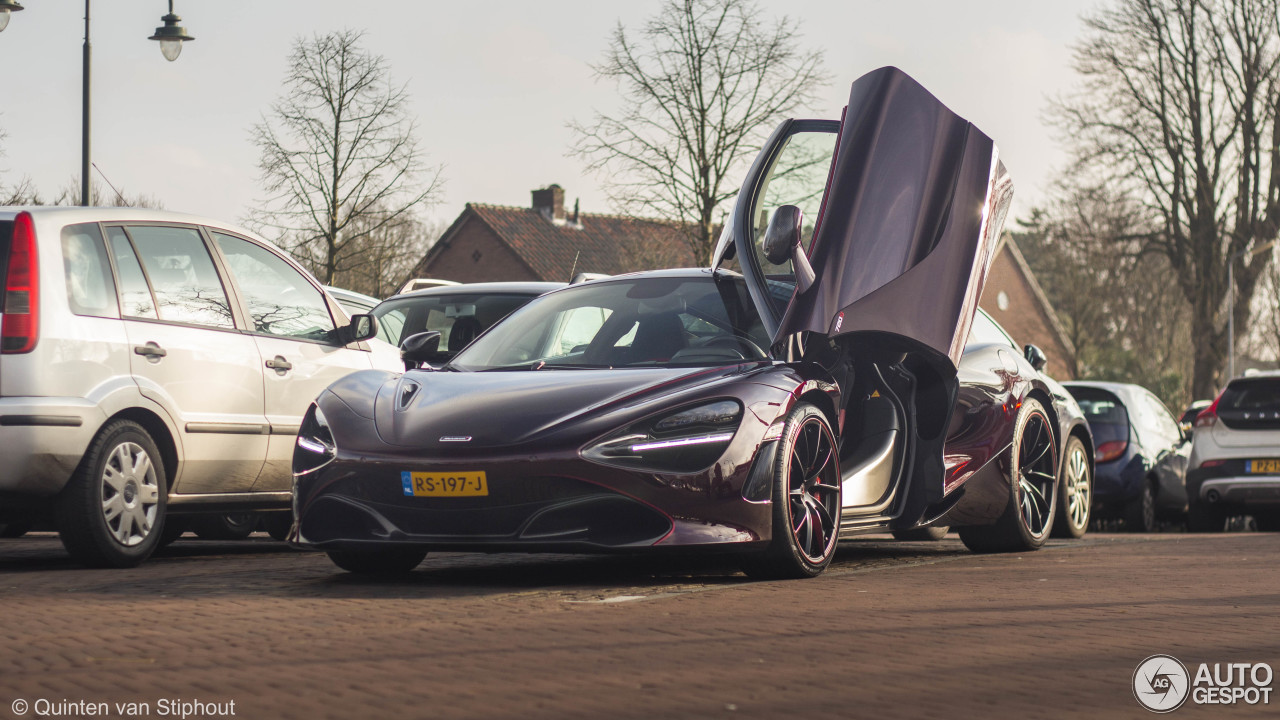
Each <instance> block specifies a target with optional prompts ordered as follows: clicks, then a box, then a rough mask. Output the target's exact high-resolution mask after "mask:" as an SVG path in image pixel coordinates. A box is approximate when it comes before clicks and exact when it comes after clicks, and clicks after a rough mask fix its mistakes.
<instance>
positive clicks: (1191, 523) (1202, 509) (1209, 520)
mask: <svg viewBox="0 0 1280 720" xmlns="http://www.w3.org/2000/svg"><path fill="white" fill-rule="evenodd" d="M1226 529H1227V513H1226V511H1225V510H1223V509H1221V508H1218V507H1214V506H1213V505H1205V504H1204V503H1198V502H1193V503H1191V504H1190V505H1189V506H1188V507H1187V530H1189V531H1191V532H1193V533H1220V532H1223V531H1225V530H1226Z"/></svg>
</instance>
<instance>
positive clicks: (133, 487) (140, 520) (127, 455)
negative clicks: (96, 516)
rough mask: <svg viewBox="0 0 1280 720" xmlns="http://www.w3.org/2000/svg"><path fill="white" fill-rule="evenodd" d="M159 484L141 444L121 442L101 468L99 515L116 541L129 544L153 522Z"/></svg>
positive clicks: (142, 537) (141, 536)
mask: <svg viewBox="0 0 1280 720" xmlns="http://www.w3.org/2000/svg"><path fill="white" fill-rule="evenodd" d="M159 502H160V486H159V484H158V483H157V481H156V469H155V467H154V466H153V465H152V463H151V457H150V456H149V455H147V451H146V450H143V449H142V446H140V445H138V444H137V443H132V442H122V443H120V444H119V445H117V446H115V448H113V449H112V450H111V453H110V454H109V455H108V456H107V462H106V464H105V465H104V466H103V468H102V517H103V519H105V520H106V521H107V530H108V531H109V532H110V533H111V535H112V536H113V537H114V538H115V540H116V542H118V543H120V544H121V545H124V546H125V547H133V546H134V545H137V544H139V543H141V542H142V541H143V540H146V539H147V536H148V535H149V534H150V533H151V529H152V528H153V527H155V524H156V513H157V512H158V511H159V508H158V504H159Z"/></svg>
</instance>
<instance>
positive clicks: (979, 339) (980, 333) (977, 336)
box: [966, 311, 1017, 349]
mask: <svg viewBox="0 0 1280 720" xmlns="http://www.w3.org/2000/svg"><path fill="white" fill-rule="evenodd" d="M966 344H968V345H1005V346H1009V347H1013V348H1014V349H1017V345H1015V344H1014V343H1013V340H1011V339H1010V338H1009V336H1008V335H1007V334H1005V332H1004V330H1002V329H1000V326H999V325H997V324H996V321H995V320H992V319H991V318H989V317H987V314H986V313H984V312H982V311H978V313H977V314H976V315H974V316H973V326H972V327H971V328H969V341H968V343H966Z"/></svg>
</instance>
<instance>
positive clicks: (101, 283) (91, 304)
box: [62, 223, 120, 318]
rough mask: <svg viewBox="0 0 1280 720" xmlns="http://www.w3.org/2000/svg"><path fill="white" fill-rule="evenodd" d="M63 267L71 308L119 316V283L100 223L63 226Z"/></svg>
mask: <svg viewBox="0 0 1280 720" xmlns="http://www.w3.org/2000/svg"><path fill="white" fill-rule="evenodd" d="M62 267H63V270H64V271H65V273H66V281H67V303H68V304H69V305H70V306H71V312H73V313H75V314H77V315H89V316H92V317H105V318H118V317H120V306H119V304H118V303H117V301H116V283H115V281H114V280H113V279H112V278H111V263H110V262H109V261H108V260H107V249H106V246H105V245H104V244H103V241H102V232H101V231H99V230H98V225H97V223H83V224H80V225H68V226H66V227H64V228H63V229H62Z"/></svg>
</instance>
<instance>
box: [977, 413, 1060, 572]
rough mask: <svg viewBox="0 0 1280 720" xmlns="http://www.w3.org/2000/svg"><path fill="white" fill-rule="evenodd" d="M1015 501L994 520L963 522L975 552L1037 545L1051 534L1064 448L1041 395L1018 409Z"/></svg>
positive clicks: (1012, 475)
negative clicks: (1060, 449)
mask: <svg viewBox="0 0 1280 720" xmlns="http://www.w3.org/2000/svg"><path fill="white" fill-rule="evenodd" d="M1007 467H1008V472H1009V475H1008V481H1009V504H1008V505H1007V506H1005V511H1004V514H1002V515H1001V516H1000V518H999V519H998V520H997V521H996V522H995V524H993V525H976V526H971V527H964V528H960V530H959V532H960V539H961V540H962V541H963V542H964V544H965V546H966V547H968V548H969V549H970V550H972V551H974V552H981V553H989V552H1022V551H1025V550H1036V549H1038V548H1040V547H1041V546H1043V545H1044V543H1045V541H1046V540H1048V538H1049V531H1050V529H1051V528H1052V526H1053V514H1054V511H1055V510H1056V509H1057V507H1058V502H1057V500H1058V452H1057V446H1056V443H1055V442H1054V437H1053V426H1052V424H1051V423H1050V421H1049V414H1048V413H1047V412H1045V409H1044V407H1043V406H1042V405H1041V404H1040V403H1039V402H1038V401H1036V400H1032V399H1027V400H1024V401H1023V402H1022V407H1021V408H1020V409H1019V410H1018V417H1017V420H1016V422H1015V423H1014V432H1013V443H1012V444H1011V445H1010V448H1009V456H1008V465H1007Z"/></svg>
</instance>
